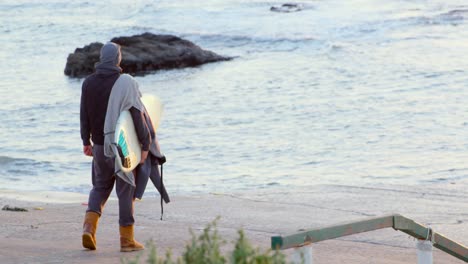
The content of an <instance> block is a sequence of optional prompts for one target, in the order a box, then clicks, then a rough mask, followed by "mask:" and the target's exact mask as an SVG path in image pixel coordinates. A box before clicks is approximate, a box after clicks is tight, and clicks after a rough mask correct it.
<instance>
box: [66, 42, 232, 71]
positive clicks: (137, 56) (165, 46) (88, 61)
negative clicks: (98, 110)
mask: <svg viewBox="0 0 468 264" xmlns="http://www.w3.org/2000/svg"><path fill="white" fill-rule="evenodd" d="M111 41H112V42H115V43H117V44H119V45H120V46H121V50H122V62H121V63H120V67H122V69H123V72H124V73H129V74H133V75H143V74H146V73H150V72H153V71H156V70H160V69H174V68H184V67H195V66H198V65H201V64H204V63H209V62H216V61H225V60H230V59H231V58H229V57H223V56H220V55H218V54H216V53H214V52H211V51H207V50H203V49H201V48H200V47H198V46H197V45H195V44H193V43H192V42H190V41H188V40H184V39H181V38H178V37H176V36H172V35H155V34H151V33H144V34H142V35H136V36H131V37H118V38H113V39H112V40H111ZM102 45H103V44H102V43H97V42H96V43H91V44H89V45H87V46H85V47H83V48H77V49H76V50H75V52H74V53H72V54H70V55H68V58H67V65H66V66H65V75H68V76H71V77H83V76H86V75H89V74H91V73H93V72H94V64H95V63H96V62H98V61H99V53H100V50H101V47H102Z"/></svg>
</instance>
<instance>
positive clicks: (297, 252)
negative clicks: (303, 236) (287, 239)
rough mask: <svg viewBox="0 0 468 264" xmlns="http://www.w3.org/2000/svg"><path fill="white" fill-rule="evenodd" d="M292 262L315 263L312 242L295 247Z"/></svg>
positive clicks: (296, 263)
mask: <svg viewBox="0 0 468 264" xmlns="http://www.w3.org/2000/svg"><path fill="white" fill-rule="evenodd" d="M292 263H294V264H313V261H312V244H308V245H304V246H302V247H297V248H294V254H293V256H292Z"/></svg>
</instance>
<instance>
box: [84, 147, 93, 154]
mask: <svg viewBox="0 0 468 264" xmlns="http://www.w3.org/2000/svg"><path fill="white" fill-rule="evenodd" d="M83 153H84V154H85V155H86V156H90V157H92V156H93V147H92V146H91V145H87V146H83Z"/></svg>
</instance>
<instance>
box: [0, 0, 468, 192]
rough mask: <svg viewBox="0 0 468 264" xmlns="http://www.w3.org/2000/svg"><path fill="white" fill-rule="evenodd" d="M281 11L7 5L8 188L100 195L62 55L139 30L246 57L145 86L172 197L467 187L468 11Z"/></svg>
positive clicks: (456, 0) (0, 37)
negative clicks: (156, 110)
mask: <svg viewBox="0 0 468 264" xmlns="http://www.w3.org/2000/svg"><path fill="white" fill-rule="evenodd" d="M283 3H284V2H281V1H257V0H210V1H203V2H199V1H175V0H164V1H146V0H140V1H120V0H112V1H76V0H73V1H56V0H44V1H35V0H24V1H16V0H15V1H12V0H2V1H1V2H0V41H1V47H0V79H1V81H0V93H1V95H0V188H1V189H13V190H41V191H44V190H45V191H70V192H80V193H87V192H88V191H89V189H90V186H91V175H90V167H91V159H90V158H89V157H86V156H84V155H83V154H82V142H81V139H80V131H79V130H80V124H79V103H80V95H81V84H82V82H83V79H77V78H69V77H67V76H65V75H64V74H63V70H64V67H65V63H66V59H67V56H68V54H69V53H72V52H73V51H74V49H75V48H77V47H83V46H84V45H87V44H89V43H91V42H96V41H99V42H106V41H109V40H110V39H111V38H113V37H117V36H130V35H135V34H141V33H144V32H151V33H155V34H173V35H176V36H180V37H182V38H185V39H188V40H190V41H192V42H194V43H195V44H197V45H199V46H201V47H202V48H204V49H208V50H211V51H214V52H216V53H218V54H221V55H225V56H232V57H235V59H234V60H232V61H226V62H219V63H212V64H206V65H203V66H201V67H196V68H186V69H177V70H165V71H158V72H155V73H154V74H150V75H146V76H141V77H136V80H137V81H138V82H139V84H140V89H141V91H142V92H143V93H150V94H155V95H158V96H159V97H160V98H161V100H162V102H163V103H164V114H163V119H162V122H161V125H160V128H159V130H158V139H159V142H160V145H161V148H162V151H163V152H164V154H165V155H166V157H167V160H168V161H167V163H166V164H165V166H164V176H165V182H166V185H167V186H168V190H170V191H171V192H172V193H174V192H176V193H177V192H178V193H193V192H231V191H242V190H256V189H259V188H262V189H268V188H288V189H289V190H294V188H297V187H300V186H301V187H304V186H311V185H317V184H343V185H359V186H367V185H369V186H373V185H381V184H405V185H430V184H434V183H438V182H450V183H453V184H457V183H459V182H463V181H464V182H466V180H467V179H468V165H467V164H468V163H467V161H468V139H467V131H468V104H467V98H468V22H467V21H468V4H466V1H461V0H448V1H446V0H444V1H442V0H437V1H436V0H406V1H401V0H400V1H397V0H346V1H345V0H315V1H300V2H297V3H298V4H299V5H301V6H302V8H303V10H301V11H300V12H292V13H277V12H271V11H270V8H271V7H272V6H281V5H282V4H283ZM152 190H153V189H152Z"/></svg>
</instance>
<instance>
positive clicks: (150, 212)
mask: <svg viewBox="0 0 468 264" xmlns="http://www.w3.org/2000/svg"><path fill="white" fill-rule="evenodd" d="M446 187H449V186H446ZM457 189H458V188H457ZM462 189H463V188H462ZM435 191H437V193H435ZM430 192H434V193H430ZM28 193H29V192H18V193H17V194H15V192H14V191H12V192H5V191H4V190H0V206H1V207H3V206H4V205H6V204H9V205H10V206H19V207H26V208H27V209H29V211H28V212H11V211H3V210H2V211H0V227H1V228H0V237H1V238H2V239H1V242H0V262H1V263H64V262H65V263H80V262H83V261H84V260H92V262H99V263H116V262H117V261H120V259H121V258H122V257H125V258H128V259H133V258H134V257H135V256H137V254H138V253H129V254H125V253H121V252H119V235H118V208H117V207H118V206H117V201H116V199H110V200H109V201H108V203H107V205H106V207H105V209H104V212H103V216H102V217H101V218H100V221H99V226H98V231H97V241H98V242H97V244H98V250H97V251H87V250H83V249H82V247H81V225H82V221H83V217H84V212H85V210H86V206H85V205H84V204H82V202H83V201H87V195H82V194H77V195H70V194H69V195H68V196H67V195H64V194H63V193H54V194H51V193H50V192H49V193H48V192H39V193H34V192H33V195H31V194H30V193H29V194H28ZM395 193H397V194H398V195H395ZM21 194H23V196H22V198H21ZM59 194H60V195H64V197H63V199H61V200H58V198H60V196H59ZM25 197H29V198H34V200H27V199H25ZM83 199H85V200H83ZM171 199H172V201H171V203H169V204H165V206H164V220H163V221H160V220H159V218H160V205H159V199H158V198H155V197H154V196H153V197H149V195H148V196H146V197H144V198H143V200H141V201H139V202H136V203H135V220H136V223H135V237H136V239H137V240H138V241H140V242H142V243H143V242H147V241H149V240H153V241H154V242H155V244H156V247H157V250H158V253H159V254H164V253H165V251H166V250H167V249H172V252H173V255H175V256H180V254H182V252H183V250H184V247H185V244H186V243H187V242H188V241H189V240H190V238H191V237H190V233H189V229H190V228H191V229H192V230H194V232H195V233H196V234H198V233H199V232H201V231H202V230H203V228H204V227H205V226H206V224H208V223H210V222H211V221H213V220H214V219H215V218H216V217H218V216H219V217H220V219H219V221H218V224H217V226H218V231H219V234H220V235H221V236H222V237H223V239H225V240H226V241H227V242H229V243H231V242H232V241H234V240H236V239H237V231H238V230H239V229H243V230H244V231H245V234H246V236H247V238H248V239H249V241H250V242H251V243H252V244H253V245H254V246H256V247H260V248H261V249H262V250H267V249H269V247H270V238H271V236H274V235H285V234H291V233H295V232H297V231H298V230H302V229H306V230H307V229H312V228H318V227H322V226H327V225H332V224H338V223H342V222H348V221H354V220H360V219H365V218H368V217H372V216H380V215H383V214H388V213H400V214H402V215H405V216H407V217H410V218H412V219H414V220H415V221H418V222H420V223H423V224H429V225H430V226H431V227H432V228H433V229H434V230H435V231H437V232H440V233H442V234H444V235H446V236H447V237H448V238H451V239H453V240H455V241H457V242H459V243H461V244H464V245H466V244H467V242H468V211H467V210H466V207H467V206H466V204H468V195H466V191H463V190H462V191H460V192H459V193H457V192H454V191H453V190H450V188H448V189H446V190H444V189H442V190H439V189H438V188H433V189H429V190H428V189H426V190H425V191H424V192H420V191H417V190H412V189H411V188H408V189H407V190H401V189H400V190H391V189H388V188H387V189H385V188H382V189H369V188H367V189H366V188H358V187H346V186H338V185H337V186H333V185H320V186H315V187H314V188H307V189H304V190H300V191H297V190H296V191H294V192H291V193H285V192H271V191H267V192H249V193H239V194H219V193H217V194H214V193H212V194H200V195H192V196H178V195H176V196H173V197H171ZM57 200H58V201H60V203H55V202H56V201H57ZM35 207H41V208H42V210H35V209H34V208H35ZM396 208H400V211H396V210H395V209H396ZM415 243H416V242H415V240H414V239H412V238H409V237H408V235H406V234H404V233H401V232H395V231H394V230H393V229H383V230H378V231H374V232H368V233H362V234H357V235H352V236H347V237H341V238H338V239H334V240H328V241H324V242H320V243H317V244H314V245H313V252H314V253H313V254H314V261H315V263H415V262H416V249H415ZM231 249H232V245H228V246H226V247H225V249H224V250H226V251H229V250H231ZM148 253H149V250H145V251H144V252H143V256H145V254H148ZM283 253H285V254H286V255H290V254H291V253H292V250H286V251H283ZM142 260H145V258H144V257H143V258H142ZM434 260H435V262H436V263H463V262H462V261H461V260H458V259H456V258H454V257H452V256H450V255H448V254H446V253H444V252H442V251H440V250H438V249H435V248H434Z"/></svg>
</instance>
